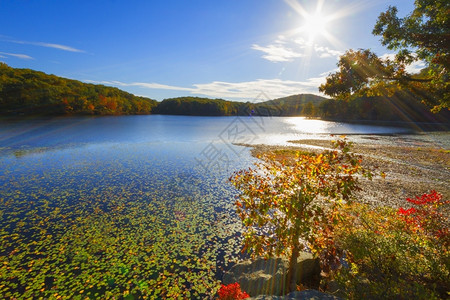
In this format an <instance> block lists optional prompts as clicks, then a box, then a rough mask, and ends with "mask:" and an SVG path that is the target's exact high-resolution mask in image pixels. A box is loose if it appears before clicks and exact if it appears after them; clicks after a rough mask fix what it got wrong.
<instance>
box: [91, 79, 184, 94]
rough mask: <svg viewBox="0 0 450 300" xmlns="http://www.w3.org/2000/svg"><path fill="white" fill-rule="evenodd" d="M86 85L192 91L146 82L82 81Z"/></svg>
mask: <svg viewBox="0 0 450 300" xmlns="http://www.w3.org/2000/svg"><path fill="white" fill-rule="evenodd" d="M84 81H85V82H88V83H95V84H104V85H114V86H122V87H128V86H136V87H140V88H146V89H157V90H173V91H188V92H190V91H192V90H193V89H192V88H185V87H179V86H172V85H166V84H159V83H153V82H151V83H148V82H132V83H125V82H120V81H94V80H84Z"/></svg>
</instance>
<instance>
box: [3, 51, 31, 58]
mask: <svg viewBox="0 0 450 300" xmlns="http://www.w3.org/2000/svg"><path fill="white" fill-rule="evenodd" d="M10 56H12V57H15V58H20V59H34V58H32V57H31V56H29V55H26V54H20V53H7V52H0V57H2V58H8V57H10Z"/></svg>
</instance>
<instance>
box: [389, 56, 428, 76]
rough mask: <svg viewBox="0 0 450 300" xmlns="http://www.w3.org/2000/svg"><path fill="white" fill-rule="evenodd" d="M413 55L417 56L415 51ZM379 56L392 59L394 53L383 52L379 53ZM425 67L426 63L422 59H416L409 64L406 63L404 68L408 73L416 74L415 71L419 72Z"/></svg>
mask: <svg viewBox="0 0 450 300" xmlns="http://www.w3.org/2000/svg"><path fill="white" fill-rule="evenodd" d="M413 56H414V57H417V56H416V54H415V53H413ZM380 58H381V59H390V60H394V59H395V53H385V54H383V55H381V56H380ZM425 67H426V64H425V62H424V61H423V60H416V61H414V62H412V63H411V64H409V65H407V66H406V68H405V70H406V72H408V73H410V74H416V73H419V72H420V71H421V70H422V69H423V68H425Z"/></svg>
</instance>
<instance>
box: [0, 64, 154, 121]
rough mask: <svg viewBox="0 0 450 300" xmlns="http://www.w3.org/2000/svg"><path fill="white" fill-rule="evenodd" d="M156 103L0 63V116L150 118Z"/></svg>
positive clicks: (117, 91)
mask: <svg viewBox="0 0 450 300" xmlns="http://www.w3.org/2000/svg"><path fill="white" fill-rule="evenodd" d="M157 104H158V102H157V101H155V100H152V99H148V98H144V97H137V96H134V95H132V94H130V93H127V92H124V91H122V90H120V89H118V88H114V87H107V86H104V85H96V84H89V83H83V82H81V81H77V80H72V79H66V78H62V77H59V76H55V75H48V74H45V73H43V72H38V71H34V70H30V69H16V68H11V67H9V66H8V65H6V64H4V63H0V114H3V115H28V114H43V115H64V114H95V115H121V114H149V113H151V112H152V110H153V109H154V108H155V107H156V106H157Z"/></svg>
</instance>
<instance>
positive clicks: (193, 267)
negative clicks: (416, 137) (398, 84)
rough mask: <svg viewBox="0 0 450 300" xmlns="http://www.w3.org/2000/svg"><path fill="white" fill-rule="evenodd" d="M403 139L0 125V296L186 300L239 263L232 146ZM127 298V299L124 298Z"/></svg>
mask: <svg viewBox="0 0 450 300" xmlns="http://www.w3.org/2000/svg"><path fill="white" fill-rule="evenodd" d="M355 133H363V134H391V133H399V134H402V133H403V134H404V133H408V132H407V130H406V129H402V128H390V127H376V126H365V125H349V124H342V123H334V122H324V121H318V120H305V119H303V118H272V119H271V118H258V117H239V118H236V117H184V116H157V115H155V116H122V117H99V118H94V117H92V118H89V117H86V118H82V117H73V118H56V119H48V120H22V121H8V122H6V121H0V295H1V296H3V297H1V298H4V297H23V296H25V297H32V296H34V297H37V296H43V297H51V296H55V295H56V296H55V297H57V296H58V295H60V296H63V297H66V298H76V297H81V298H84V297H86V296H88V297H91V298H98V297H102V298H109V297H112V296H114V295H121V296H123V297H124V298H127V297H128V298H129V299H132V298H133V297H134V298H139V297H141V296H143V295H148V296H151V297H157V296H158V297H168V298H190V297H194V298H195V297H200V296H202V295H206V294H209V293H213V292H214V291H215V290H216V289H217V287H218V284H219V281H218V280H219V279H220V276H221V274H222V272H223V270H224V269H227V268H228V266H229V262H232V261H233V260H236V259H237V258H238V256H239V253H240V235H239V232H240V230H241V227H240V221H239V220H238V218H237V217H236V215H235V214H234V207H233V203H234V198H235V196H236V191H235V190H233V189H232V188H231V186H230V185H229V184H228V182H227V178H228V177H229V176H230V175H231V174H232V173H233V171H236V170H239V169H242V168H246V167H248V166H250V165H251V164H252V162H253V161H254V159H253V158H252V157H251V156H250V154H249V150H248V149H247V148H245V147H242V146H236V145H234V144H233V143H250V144H260V143H265V144H282V145H284V144H287V141H289V140H295V139H302V138H311V137H320V136H321V134H355ZM128 298H127V299H128Z"/></svg>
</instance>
